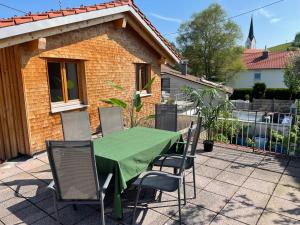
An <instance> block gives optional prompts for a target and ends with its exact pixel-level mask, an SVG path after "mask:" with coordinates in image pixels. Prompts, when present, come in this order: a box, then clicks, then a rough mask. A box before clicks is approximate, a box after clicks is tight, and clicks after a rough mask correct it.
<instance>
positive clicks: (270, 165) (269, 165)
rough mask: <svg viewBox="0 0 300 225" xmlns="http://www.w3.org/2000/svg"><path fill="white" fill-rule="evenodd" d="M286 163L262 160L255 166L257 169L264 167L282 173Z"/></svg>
mask: <svg viewBox="0 0 300 225" xmlns="http://www.w3.org/2000/svg"><path fill="white" fill-rule="evenodd" d="M285 167H286V165H284V164H281V163H279V162H266V161H264V160H263V161H262V162H261V163H260V164H259V165H258V166H257V168H259V169H265V170H268V171H273V172H278V173H282V172H283V171H284V170H285Z"/></svg>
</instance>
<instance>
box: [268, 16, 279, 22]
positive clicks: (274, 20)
mask: <svg viewBox="0 0 300 225" xmlns="http://www.w3.org/2000/svg"><path fill="white" fill-rule="evenodd" d="M280 20H281V18H276V17H275V18H272V19H270V23H278V22H279V21H280Z"/></svg>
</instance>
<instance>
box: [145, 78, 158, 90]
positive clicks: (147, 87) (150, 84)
mask: <svg viewBox="0 0 300 225" xmlns="http://www.w3.org/2000/svg"><path fill="white" fill-rule="evenodd" d="M155 78H156V77H152V79H151V80H149V81H148V82H147V84H146V85H145V87H144V88H143V90H148V89H149V88H151V86H152V84H153V82H154V80H155Z"/></svg>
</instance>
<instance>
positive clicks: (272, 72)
mask: <svg viewBox="0 0 300 225" xmlns="http://www.w3.org/2000/svg"><path fill="white" fill-rule="evenodd" d="M296 55H297V52H268V51H267V50H262V49H245V51H244V53H243V55H242V59H243V63H244V65H245V70H244V71H242V72H239V73H238V74H236V76H234V77H233V79H232V80H231V81H230V82H229V83H228V85H229V86H231V87H233V88H234V89H238V88H252V87H253V85H254V84H255V83H265V84H266V86H267V88H287V87H286V86H285V84H284V69H285V67H286V66H287V64H288V63H289V61H290V60H291V59H292V58H293V57H295V56H296Z"/></svg>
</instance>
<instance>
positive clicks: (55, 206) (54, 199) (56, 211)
mask: <svg viewBox="0 0 300 225" xmlns="http://www.w3.org/2000/svg"><path fill="white" fill-rule="evenodd" d="M53 203H54V210H55V215H56V224H58V225H60V222H59V213H58V207H57V201H56V196H55V194H53Z"/></svg>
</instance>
